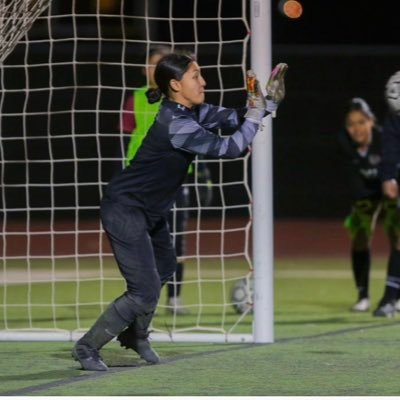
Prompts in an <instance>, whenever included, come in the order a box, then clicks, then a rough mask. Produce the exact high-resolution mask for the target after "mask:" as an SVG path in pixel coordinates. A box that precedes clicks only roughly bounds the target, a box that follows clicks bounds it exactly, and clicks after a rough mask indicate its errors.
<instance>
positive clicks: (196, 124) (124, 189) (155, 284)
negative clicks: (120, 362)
mask: <svg viewBox="0 0 400 400" xmlns="http://www.w3.org/2000/svg"><path fill="white" fill-rule="evenodd" d="M286 68H287V66H286V64H279V65H278V66H277V67H275V69H274V70H273V71H272V74H271V78H270V80H269V82H268V85H267V97H266V98H264V97H263V95H262V92H261V90H259V87H258V84H257V82H256V80H255V79H254V77H252V76H251V75H250V74H249V75H248V81H247V82H248V104H247V107H246V108H245V109H243V110H240V111H237V110H233V109H225V108H223V107H217V106H212V105H209V104H206V103H204V90H205V89H204V88H205V85H206V82H205V81H204V79H203V77H202V75H201V71H200V68H199V66H198V64H197V63H196V62H195V61H194V60H193V59H192V58H190V57H188V56H186V55H182V54H169V55H166V56H164V57H163V58H162V59H161V60H160V61H159V62H158V64H157V66H156V70H155V81H156V83H157V86H158V88H156V89H153V90H151V91H150V92H149V94H148V98H149V101H150V102H153V101H158V100H159V99H160V97H161V95H164V96H165V97H164V99H163V101H162V103H161V106H160V110H159V112H158V114H157V117H156V119H155V121H154V123H153V125H152V126H151V128H150V129H149V132H148V134H147V135H146V137H145V138H144V140H143V142H142V144H141V146H140V148H139V149H138V151H137V153H136V155H135V157H134V158H133V160H132V162H131V163H130V165H129V166H127V167H126V168H125V169H124V170H123V171H122V172H121V173H119V174H118V175H116V176H114V178H113V179H112V180H111V182H110V183H109V185H108V186H107V189H106V192H105V195H104V197H103V199H102V202H101V211H100V212H101V218H102V223H103V227H104V229H105V231H106V233H107V236H108V238H109V240H110V242H111V246H112V249H113V252H114V256H115V259H116V261H117V263H118V266H119V269H120V272H121V274H122V276H123V277H124V279H125V281H126V285H127V290H126V292H125V293H123V294H122V295H121V296H120V297H118V298H117V299H115V300H114V301H113V302H112V303H111V304H110V305H109V306H108V308H107V309H106V310H105V311H104V312H103V314H102V315H100V317H99V318H98V320H97V321H96V322H95V323H94V325H93V326H92V327H91V329H90V330H89V331H88V332H87V333H86V334H85V335H84V336H83V337H82V338H81V339H80V340H79V341H78V342H77V343H76V345H75V346H74V348H73V350H72V355H73V357H74V358H75V359H76V360H77V361H79V362H80V364H81V366H82V368H83V369H86V370H97V371H101V370H107V366H106V364H105V363H104V362H103V361H102V359H101V357H100V355H99V349H100V348H102V347H103V346H104V345H105V344H106V343H108V342H109V341H110V340H111V339H113V338H114V337H115V336H118V338H117V339H118V340H119V341H120V343H121V345H122V346H124V347H126V348H130V349H133V350H134V351H135V352H137V353H138V354H139V355H140V357H141V358H143V359H144V360H145V361H147V362H149V363H158V362H159V356H158V354H157V353H156V352H155V351H154V350H153V349H152V347H151V346H150V343H149V340H148V327H149V326H150V323H151V320H152V317H153V313H154V310H155V309H156V306H157V302H158V300H159V296H160V290H161V287H162V285H163V284H164V283H165V282H167V281H168V280H169V279H170V277H171V276H172V275H173V273H174V272H175V269H176V261H177V260H176V255H175V251H174V247H173V245H172V243H171V236H170V231H169V227H168V223H167V216H168V212H169V210H170V209H171V207H172V205H173V203H174V201H175V198H176V194H177V191H178V190H179V188H180V186H181V184H182V183H183V181H184V179H185V177H186V174H187V171H188V168H189V165H190V164H191V163H192V161H193V159H194V157H195V156H196V154H201V155H208V156H213V157H219V158H224V157H226V158H235V157H238V156H240V155H241V154H242V153H243V152H244V151H245V150H246V149H247V147H248V146H249V144H250V143H251V142H252V140H253V138H254V136H255V135H256V133H257V130H258V128H259V125H260V123H261V121H262V118H263V117H264V116H265V115H267V114H268V113H270V112H273V111H275V110H276V109H277V107H278V104H279V102H280V101H281V100H282V98H283V97H284V84H283V75H284V73H285V71H286ZM217 128H221V129H223V128H230V129H232V128H233V129H236V131H235V132H234V133H233V134H232V135H231V136H229V137H226V138H223V137H221V136H218V135H217V134H214V133H212V132H211V130H214V129H217ZM125 328H126V329H125Z"/></svg>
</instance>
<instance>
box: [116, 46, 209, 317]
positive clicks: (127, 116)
mask: <svg viewBox="0 0 400 400" xmlns="http://www.w3.org/2000/svg"><path fill="white" fill-rule="evenodd" d="M170 52H171V51H170V49H169V47H167V46H156V47H153V48H151V49H150V51H149V55H148V60H147V63H148V65H147V67H146V68H144V69H143V73H144V75H145V76H146V79H147V83H148V85H146V86H143V87H141V88H139V89H138V90H135V91H134V92H133V94H132V95H130V96H128V98H127V99H126V101H125V104H124V112H123V117H122V121H121V129H122V131H123V132H124V133H127V134H130V140H129V144H128V146H127V152H126V159H125V166H128V165H129V164H130V162H131V161H132V159H133V158H134V156H135V154H136V152H137V150H138V148H139V147H140V145H141V144H142V141H143V139H144V137H145V136H146V134H147V131H148V129H149V128H150V126H151V124H152V123H153V121H154V118H155V116H156V114H157V111H158V109H159V106H160V103H159V102H155V103H152V104H150V103H149V102H148V101H147V97H146V92H147V90H148V89H149V88H155V87H156V86H157V85H156V83H155V82H154V69H155V65H156V64H157V62H158V61H159V60H160V59H161V57H163V56H165V55H167V54H169V53H170ZM189 174H190V175H191V176H192V177H193V175H194V174H193V166H192V165H191V166H190V167H189ZM196 177H197V182H198V183H200V184H202V185H201V186H200V187H199V195H200V202H201V205H203V206H208V205H209V204H210V203H211V200H212V186H211V175H210V171H209V170H208V168H207V166H206V165H205V164H204V163H203V162H202V163H199V164H198V169H197V174H196ZM189 203H190V193H189V189H188V188H187V187H184V186H182V187H181V188H180V189H179V191H178V194H177V197H176V200H175V207H176V211H175V212H173V211H171V212H170V213H169V216H168V223H169V226H170V228H171V229H172V231H173V232H174V233H175V236H174V247H175V252H176V255H177V257H178V260H179V261H178V263H177V268H176V271H175V274H174V277H173V280H172V281H170V282H168V284H167V306H168V308H167V311H168V312H170V313H173V314H177V315H181V314H185V313H186V312H187V311H186V309H185V308H184V307H183V304H182V300H181V296H180V295H181V289H182V281H183V272H184V263H183V261H182V256H183V255H184V252H185V237H184V235H183V232H184V231H185V230H186V227H187V222H188V219H189V211H188V210H187V208H188V207H189Z"/></svg>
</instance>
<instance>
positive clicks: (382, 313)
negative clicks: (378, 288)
mask: <svg viewBox="0 0 400 400" xmlns="http://www.w3.org/2000/svg"><path fill="white" fill-rule="evenodd" d="M395 315H396V307H395V305H394V303H392V302H389V303H384V304H379V306H378V308H377V309H376V310H375V311H374V313H373V316H374V317H388V318H391V317H394V316H395Z"/></svg>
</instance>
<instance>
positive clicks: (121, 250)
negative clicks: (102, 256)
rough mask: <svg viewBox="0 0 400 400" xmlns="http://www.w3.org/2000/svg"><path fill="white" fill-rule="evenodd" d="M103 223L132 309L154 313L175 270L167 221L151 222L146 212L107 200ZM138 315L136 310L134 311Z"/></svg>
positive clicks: (174, 256) (160, 219)
mask: <svg viewBox="0 0 400 400" xmlns="http://www.w3.org/2000/svg"><path fill="white" fill-rule="evenodd" d="M101 219H102V223H103V227H104V230H105V231H106V233H107V236H108V238H109V240H110V243H111V246H112V249H113V252H114V256H115V259H116V261H117V263H118V266H119V269H120V271H121V274H122V276H123V277H124V279H125V280H126V284H127V292H125V294H124V296H128V297H129V299H130V301H131V302H132V303H133V308H136V307H137V308H138V310H141V309H142V308H143V306H144V307H145V308H146V309H152V310H154V309H155V308H156V306H157V303H158V299H159V297H160V291H161V286H162V285H163V284H164V283H165V282H167V281H168V280H169V279H170V278H171V276H172V275H173V273H174V272H175V269H176V255H175V250H174V247H173V246H172V241H171V235H170V232H169V228H168V223H167V221H166V219H165V218H163V217H158V218H152V219H150V218H149V217H148V216H146V215H145V213H144V212H143V210H141V209H140V208H137V207H128V206H125V205H122V204H119V203H117V202H114V201H111V200H110V199H108V198H105V199H103V200H102V203H101ZM132 313H133V314H136V312H135V310H134V309H133V310H132Z"/></svg>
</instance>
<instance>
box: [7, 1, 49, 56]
mask: <svg viewBox="0 0 400 400" xmlns="http://www.w3.org/2000/svg"><path fill="white" fill-rule="evenodd" d="M49 3H50V0H13V1H11V0H0V63H2V62H3V61H4V60H5V59H6V57H7V56H8V55H9V54H10V53H11V52H12V51H13V49H14V47H15V46H16V45H17V43H18V41H19V40H20V39H21V37H22V36H24V35H25V33H26V32H28V31H29V29H30V27H31V26H32V24H33V23H34V21H35V19H36V18H37V17H38V16H39V15H40V14H41V13H42V12H43V11H44V10H46V8H47V7H48V6H49Z"/></svg>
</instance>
